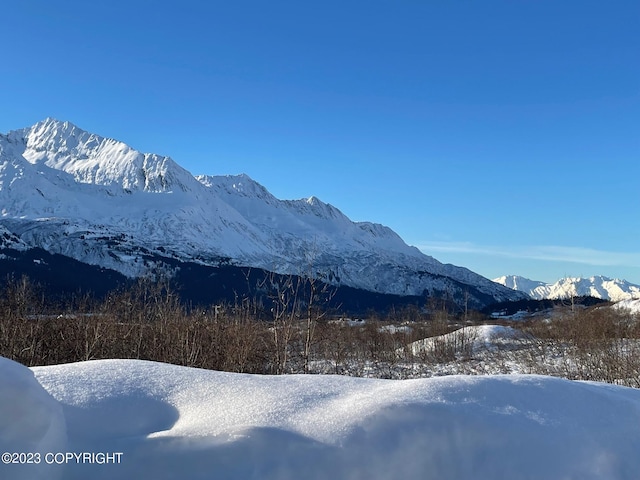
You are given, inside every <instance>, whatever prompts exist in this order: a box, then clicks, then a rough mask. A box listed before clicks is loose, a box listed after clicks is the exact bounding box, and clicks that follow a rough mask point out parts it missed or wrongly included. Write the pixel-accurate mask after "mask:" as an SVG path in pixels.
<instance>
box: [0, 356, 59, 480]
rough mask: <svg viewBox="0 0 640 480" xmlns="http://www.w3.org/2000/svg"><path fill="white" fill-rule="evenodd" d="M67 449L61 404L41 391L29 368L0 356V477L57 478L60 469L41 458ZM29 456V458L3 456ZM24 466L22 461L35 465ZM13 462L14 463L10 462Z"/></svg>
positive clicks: (42, 389)
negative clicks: (48, 453) (7, 455)
mask: <svg viewBox="0 0 640 480" xmlns="http://www.w3.org/2000/svg"><path fill="white" fill-rule="evenodd" d="M65 447H66V431H65V421H64V416H63V413H62V407H61V406H60V404H59V403H58V402H57V401H56V400H55V399H54V398H53V397H52V396H51V395H49V394H48V393H47V391H46V390H45V389H44V388H42V386H41V385H40V384H39V383H38V381H37V380H36V379H35V377H34V375H33V372H31V371H30V370H29V369H28V368H26V367H24V366H22V365H20V364H19V363H16V362H13V361H11V360H8V359H6V358H3V357H0V452H1V453H2V454H3V456H2V464H0V478H3V479H12V480H18V479H20V480H22V479H25V480H27V479H28V480H34V479H55V478H58V476H59V473H60V470H61V469H60V468H56V467H57V465H54V466H51V465H47V464H46V463H45V462H44V461H43V459H42V457H34V454H37V453H39V454H40V455H41V456H42V455H44V454H45V453H46V452H51V451H59V450H60V449H61V450H62V451H64V450H65ZM7 453H8V454H14V455H17V454H21V453H22V454H31V455H30V457H23V458H20V457H14V458H11V455H10V456H9V461H7V458H5V455H6V454H7ZM38 458H40V463H32V464H30V465H24V464H21V463H20V462H22V463H24V462H25V461H28V460H30V461H32V462H38ZM11 461H15V462H16V463H15V464H14V463H10V462H11Z"/></svg>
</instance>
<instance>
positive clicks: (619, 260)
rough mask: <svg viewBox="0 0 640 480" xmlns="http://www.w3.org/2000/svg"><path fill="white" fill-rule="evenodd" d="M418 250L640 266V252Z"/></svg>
mask: <svg viewBox="0 0 640 480" xmlns="http://www.w3.org/2000/svg"><path fill="white" fill-rule="evenodd" d="M417 247H418V248H419V249H420V250H422V251H423V252H425V253H426V254H428V255H431V254H434V253H437V252H441V253H442V252H444V253H467V254H473V255H488V256H495V257H509V258H521V259H529V260H544V261H548V262H572V263H581V264H585V265H597V266H625V267H638V266H640V252H610V251H607V250H597V249H593V248H584V247H563V246H556V245H537V246H520V247H507V246H497V245H476V244H474V243H471V242H422V243H420V244H419V245H417Z"/></svg>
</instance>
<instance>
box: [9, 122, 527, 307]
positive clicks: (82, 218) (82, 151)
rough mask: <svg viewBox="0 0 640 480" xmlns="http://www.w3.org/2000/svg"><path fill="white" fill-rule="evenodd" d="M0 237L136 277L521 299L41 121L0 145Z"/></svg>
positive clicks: (257, 195) (250, 190)
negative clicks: (176, 274) (180, 268)
mask: <svg viewBox="0 0 640 480" xmlns="http://www.w3.org/2000/svg"><path fill="white" fill-rule="evenodd" d="M0 201H1V202H2V206H3V207H2V212H1V216H0V227H2V228H3V229H4V230H3V231H5V230H6V231H7V235H10V236H11V235H12V236H13V237H11V238H14V243H15V242H16V239H18V240H19V243H20V244H21V245H23V246H24V248H32V247H40V248H43V249H45V250H47V251H49V252H51V253H54V254H62V255H66V256H69V257H71V258H74V259H76V260H79V261H81V262H85V263H89V264H93V265H99V266H101V267H105V268H110V269H113V270H116V271H118V272H120V273H122V274H124V275H126V276H128V277H136V276H140V275H144V274H145V273H146V272H148V271H149V270H150V269H153V268H156V267H157V266H158V264H159V263H162V257H165V258H170V259H171V260H182V261H195V262H199V263H202V264H203V265H216V264H219V262H221V261H224V262H231V263H233V264H236V265H239V266H249V267H258V268H262V269H265V270H268V271H273V272H275V273H279V274H296V275H308V276H314V277H317V278H319V279H322V280H324V281H327V282H329V283H333V284H338V285H346V286H350V287H354V288H361V289H363V290H368V291H372V292H379V293H388V294H395V295H426V296H443V297H450V298H452V299H458V300H460V299H462V298H463V297H466V298H468V299H469V300H470V302H471V306H473V304H474V302H475V303H476V304H478V305H482V304H486V302H487V301H488V300H487V298H488V297H490V298H492V299H494V300H495V301H504V300H509V299H518V298H523V295H522V294H520V293H515V292H514V291H512V290H509V289H507V288H504V287H502V286H498V285H496V284H495V283H493V282H491V281H490V280H488V279H486V278H484V277H482V276H480V275H478V274H476V273H474V272H471V271H470V270H468V269H466V268H464V267H457V266H453V265H445V264H442V263H440V262H438V261H437V260H436V259H434V258H433V257H430V256H428V255H425V254H423V253H422V252H420V251H419V250H418V249H417V248H416V247H413V246H409V245H407V244H406V243H405V242H404V241H403V240H402V239H401V238H400V237H399V236H398V235H397V234H396V233H395V232H394V231H393V230H391V229H390V228H388V227H385V226H383V225H380V224H376V223H371V222H352V221H351V220H350V219H349V218H348V217H346V215H344V214H343V213H342V212H341V211H340V210H339V209H338V208H336V207H334V206H332V205H331V204H328V203H325V202H322V201H321V200H319V199H317V198H316V197H313V196H312V197H309V198H306V199H300V200H279V199H277V198H276V197H274V196H273V195H272V194H271V193H269V192H268V190H267V189H266V188H265V187H264V186H262V185H260V184H259V183H258V182H255V181H254V180H252V179H251V178H250V177H249V176H248V175H246V174H240V175H217V176H214V175H198V176H194V175H192V174H191V173H190V172H188V171H187V170H185V169H184V168H182V167H181V166H180V165H179V164H177V163H176V162H175V161H174V160H172V159H171V158H170V157H163V156H160V155H156V154H146V153H141V152H138V151H137V150H135V149H133V148H132V147H129V146H128V145H126V144H124V143H122V142H119V141H117V140H113V139H108V138H105V137H101V136H99V135H96V134H92V133H89V132H85V131H84V130H82V129H80V128H79V127H77V126H75V125H73V124H71V123H69V122H61V121H58V120H55V119H51V118H48V119H46V120H44V121H42V122H38V123H36V124H35V125H34V126H32V127H29V128H24V129H20V130H14V131H11V132H9V133H8V134H7V135H2V136H0Z"/></svg>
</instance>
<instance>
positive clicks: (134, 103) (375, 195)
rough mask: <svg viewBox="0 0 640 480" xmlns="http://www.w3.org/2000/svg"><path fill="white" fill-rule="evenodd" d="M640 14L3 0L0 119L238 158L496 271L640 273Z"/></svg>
mask: <svg viewBox="0 0 640 480" xmlns="http://www.w3.org/2000/svg"><path fill="white" fill-rule="evenodd" d="M639 25H640V2H638V1H624V0H621V1H618V0H615V1H588V0H567V1H559V0H549V1H545V0H536V1H533V0H532V1H515V0H511V1H492V0H482V1H439V0H433V1H427V0H422V1H402V0H401V1H391V0H388V1H379V0H366V1H365V0H361V1H348V0H341V1H332V0H329V1H328V0H323V1H322V2H305V1H297V0H296V1H278V0H270V1H257V0H256V1H242V0H238V1H227V0H225V1H214V0H211V1H206V0H202V1H194V0H181V1H175V2H168V1H160V0H146V1H145V0H128V1H119V0H110V1H106V0H104V1H101V0H96V1H87V0H82V1H77V0H64V1H55V0H24V1H12V2H8V3H7V4H4V5H3V7H2V26H1V27H0V40H1V43H2V46H3V48H2V56H1V60H0V92H1V96H2V106H1V109H0V132H5V133H6V132H7V131H9V130H12V129H16V128H21V127H25V126H29V125H32V124H33V123H35V122H37V121H39V120H42V119H44V118H45V117H48V116H52V117H55V118H58V119H60V120H69V121H71V122H73V123H75V124H76V125H78V126H79V127H81V128H84V129H85V130H89V131H92V132H94V133H98V134H101V135H103V136H107V137H112V138H117V139H119V140H122V141H125V142H126V143H128V144H130V145H131V146H132V147H134V148H136V149H138V150H142V151H144V152H154V153H159V154H163V155H169V156H171V157H172V158H174V159H175V160H176V161H177V162H178V163H180V164H181V165H182V166H184V167H185V168H186V169H187V170H189V171H191V172H192V173H194V174H197V173H209V174H236V173H247V174H248V175H250V176H251V177H252V178H254V179H255V180H257V181H259V182H260V183H262V184H263V185H264V186H266V187H267V188H268V189H269V190H270V191H271V192H272V193H273V194H274V195H276V196H277V197H279V198H287V199H289V198H302V197H308V196H311V195H315V196H317V197H319V198H320V199H322V200H324V201H326V202H329V203H331V204H333V205H335V206H337V207H338V208H340V209H341V210H342V211H343V212H345V213H346V214H347V215H348V216H349V217H350V218H352V219H353V220H370V221H375V222H379V223H383V224H385V225H388V226H390V227H391V228H393V229H394V230H395V231H397V232H398V233H399V234H400V235H401V236H402V237H403V238H404V239H405V241H406V242H407V243H409V244H413V245H416V246H418V247H420V248H421V249H422V250H423V251H424V252H425V253H428V254H430V255H433V256H434V257H436V258H437V259H439V260H440V261H443V262H445V263H454V264H457V265H463V266H466V267H468V268H471V269H472V270H474V271H477V272H478V273H480V274H482V275H485V276H487V277H490V278H492V277H495V276H498V275H502V274H519V275H523V276H526V277H529V278H533V279H536V280H543V281H555V280H556V279H558V278H559V277H562V276H565V275H567V276H568V275H571V276H578V275H582V276H589V275H593V274H604V275H608V276H613V277H620V278H626V279H627V280H629V281H632V282H634V283H640V27H639Z"/></svg>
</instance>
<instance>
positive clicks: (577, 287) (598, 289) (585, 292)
mask: <svg viewBox="0 0 640 480" xmlns="http://www.w3.org/2000/svg"><path fill="white" fill-rule="evenodd" d="M493 281H494V282H496V283H499V284H500V285H504V286H506V287H509V288H512V289H514V290H517V291H520V292H524V293H527V294H528V295H529V296H530V297H531V298H534V299H536V300H541V299H544V298H549V299H558V298H570V297H581V296H590V297H595V298H602V299H604V300H611V301H613V302H618V301H621V300H629V299H632V298H640V285H634V284H633V283H629V282H627V281H626V280H619V279H617V278H616V279H611V278H608V277H603V276H600V275H598V276H593V277H589V278H581V277H567V278H562V279H560V280H558V281H557V282H555V283H550V284H548V283H544V282H538V281H535V280H529V279H528V278H524V277H519V276H517V275H507V276H502V277H498V278H495V279H494V280H493Z"/></svg>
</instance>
